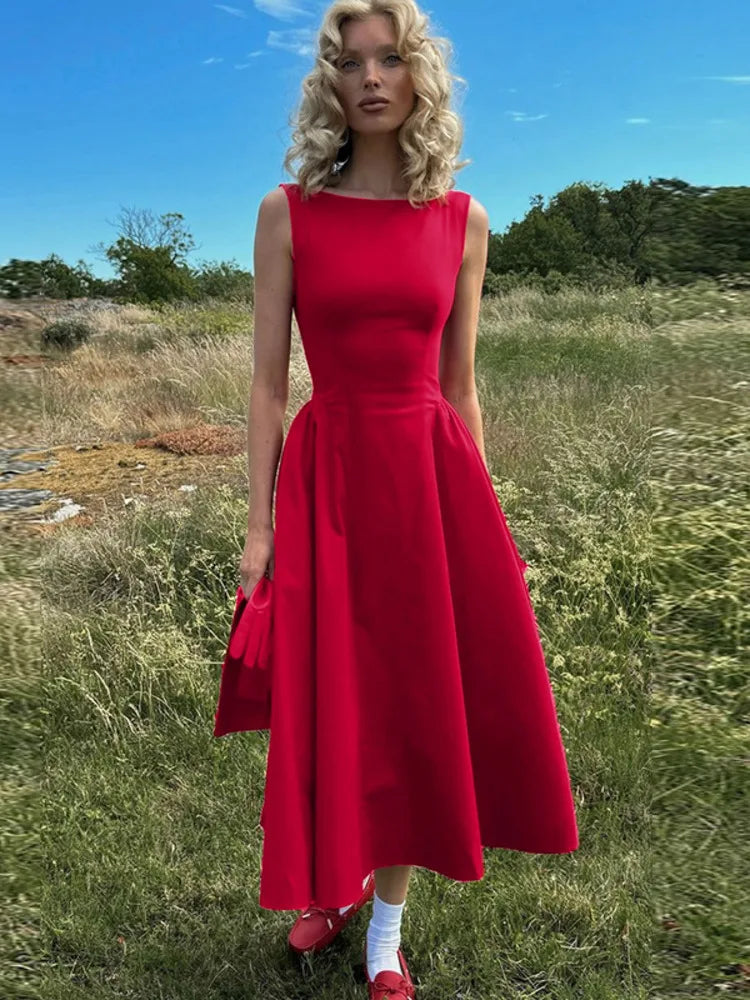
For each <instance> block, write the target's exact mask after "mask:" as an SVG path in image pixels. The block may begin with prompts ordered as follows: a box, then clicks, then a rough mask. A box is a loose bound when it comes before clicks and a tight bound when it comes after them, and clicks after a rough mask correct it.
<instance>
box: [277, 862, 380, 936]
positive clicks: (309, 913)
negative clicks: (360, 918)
mask: <svg viewBox="0 0 750 1000" xmlns="http://www.w3.org/2000/svg"><path fill="white" fill-rule="evenodd" d="M374 892H375V872H374V871H373V872H370V874H369V875H368V876H367V878H366V879H365V880H364V882H363V883H362V895H361V896H360V897H359V899H358V900H357V901H356V903H354V904H353V905H352V906H350V907H349V909H348V910H347V911H346V912H345V913H339V910H338V907H337V906H336V907H329V908H328V909H325V908H324V907H322V906H314V905H313V904H312V903H311V904H310V905H309V906H308V907H307V909H306V910H303V911H302V913H300V915H299V916H298V917H297V919H296V921H295V922H294V926H293V927H292V929H291V930H290V931H289V947H290V948H292V949H293V950H294V951H296V952H299V953H300V954H302V953H303V952H308V951H320V949H321V948H325V946H326V945H327V944H329V943H330V942H331V941H333V939H334V938H335V937H336V935H337V934H338V932H339V931H340V930H341V928H342V927H343V926H344V925H345V924H346V923H348V922H349V921H350V920H351V918H352V917H353V916H354V914H355V913H356V912H357V910H361V909H362V907H363V906H364V905H365V903H366V902H367V900H368V899H371V898H372V896H373V894H374Z"/></svg>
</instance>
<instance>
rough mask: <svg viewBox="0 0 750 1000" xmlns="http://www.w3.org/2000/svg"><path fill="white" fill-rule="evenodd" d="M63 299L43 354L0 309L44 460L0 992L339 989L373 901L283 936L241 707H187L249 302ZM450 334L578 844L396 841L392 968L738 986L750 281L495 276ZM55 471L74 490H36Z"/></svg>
mask: <svg viewBox="0 0 750 1000" xmlns="http://www.w3.org/2000/svg"><path fill="white" fill-rule="evenodd" d="M21 311H22V312H23V310H21ZM76 312H77V313H79V314H80V315H82V316H85V317H86V318H87V320H88V321H89V322H90V323H91V324H92V326H93V328H94V335H93V336H92V338H91V339H90V340H89V341H88V342H87V343H85V344H83V345H82V346H80V347H78V348H77V349H76V350H75V351H74V352H73V353H72V354H70V355H67V354H64V353H62V352H55V351H52V352H50V351H47V353H46V354H45V356H44V357H42V358H39V356H38V355H39V353H40V350H41V349H40V346H39V330H40V329H41V326H42V325H43V322H45V321H46V318H48V317H47V314H46V313H45V314H42V313H40V312H39V310H37V311H36V312H34V311H33V310H32V311H31V312H29V311H28V310H27V311H26V312H25V314H24V316H23V317H22V319H21V320H19V321H18V322H14V323H13V324H6V325H5V326H3V327H2V328H0V337H2V339H3V352H4V356H5V359H6V364H5V366H4V369H3V371H2V379H3V394H4V395H3V398H4V401H5V402H4V414H3V417H2V422H3V436H4V439H5V441H6V443H11V444H16V445H18V444H22V445H24V446H28V447H29V454H32V453H33V457H34V459H35V461H37V462H38V463H39V465H40V468H37V469H36V470H34V469H30V470H29V471H28V472H27V473H25V474H24V475H17V476H15V478H14V479H13V482H12V486H13V488H16V489H17V488H19V487H27V488H29V489H48V490H51V491H52V494H53V497H52V498H51V499H50V500H48V501H47V502H46V504H44V505H43V506H42V507H41V508H39V507H35V508H21V509H18V510H15V511H11V512H6V513H4V514H3V515H2V519H1V523H2V526H3V528H4V534H3V538H4V540H5V542H6V544H5V545H4V546H3V554H2V556H1V557H0V592H1V593H2V597H3V605H4V614H5V623H6V626H5V628H4V630H3V632H2V637H1V638H0V642H1V643H2V654H3V657H4V659H5V662H6V664H7V665H8V666H7V668H6V672H5V681H4V692H3V710H4V714H5V717H6V718H5V726H4V732H5V737H4V749H5V751H6V752H5V753H4V755H3V759H4V761H5V762H6V763H5V764H4V765H3V792H4V800H5V803H6V810H5V811H6V823H5V835H4V838H3V841H4V843H3V846H4V848H5V856H6V862H5V864H4V866H3V869H4V872H5V874H4V879H5V882H6V899H7V903H6V906H5V908H4V914H3V925H4V926H3V930H4V931H5V934H4V935H3V936H4V939H5V944H4V945H3V951H4V954H3V959H4V960H3V963H2V964H3V967H4V972H2V973H0V976H2V977H3V979H4V982H2V983H1V984H0V985H1V986H2V994H3V995H4V996H7V997H27V996H31V995H40V996H42V997H44V998H45V1000H78V998H81V1000H83V998H84V997H85V998H91V1000H115V998H128V1000H157V998H158V1000H209V998H210V1000H240V998H254V997H258V998H261V997H262V998H263V1000H303V998H307V997H310V998H312V997H314V998H315V1000H349V998H351V1000H355V998H357V997H360V998H362V997H365V996H366V988H365V986H364V982H363V978H362V972H361V966H360V960H361V946H362V939H363V935H364V930H365V927H366V919H367V918H368V915H369V907H367V908H365V910H364V911H363V912H362V913H361V914H359V915H358V916H357V917H356V918H355V920H354V922H353V923H352V924H351V925H350V926H348V927H347V928H346V930H345V931H344V934H343V935H342V937H341V938H339V939H337V941H336V942H335V944H334V945H333V946H332V947H331V948H330V949H329V950H327V951H326V952H324V953H322V954H321V955H319V956H316V957H315V958H314V959H313V960H310V959H304V960H302V961H299V960H296V959H292V958H291V957H290V956H289V955H288V953H287V947H286V934H287V931H288V929H289V927H290V925H291V921H292V920H293V917H294V914H292V913H290V912H272V911H268V910H262V909H261V908H260V907H259V906H258V903H257V885H258V877H259V862H260V850H261V836H262V830H261V829H260V827H259V825H258V818H259V812H260V805H261V801H262V789H263V777H264V767H265V756H266V751H267V745H268V734H267V733H266V732H263V733H252V734H246V735H244V736H234V737H227V738H225V739H223V740H219V741H216V740H213V739H212V737H211V725H212V721H213V711H214V706H215V697H216V692H217V685H218V671H219V665H220V660H221V655H222V652H223V642H224V639H225V636H226V634H227V629H228V624H229V619H230V616H231V610H232V607H233V594H234V589H235V587H236V583H237V563H238V559H239V553H240V551H241V548H242V544H243V541H244V530H245V521H246V504H247V499H246V486H245V456H244V454H243V431H244V422H245V419H246V416H245V415H246V407H247V393H248V389H249V384H250V378H251V374H252V314H251V312H250V310H249V309H247V308H242V307H239V306H229V305H216V306H213V307H204V308H198V307H192V308H170V309H166V310H160V311H157V310H148V309H144V308H140V307H139V308H135V307H119V308H115V307H112V308H101V309H94V308H93V307H88V306H84V307H81V308H79V309H77V310H76ZM40 317H41V318H40ZM21 355H25V356H27V357H26V360H25V362H21V363H18V364H13V363H11V362H10V361H9V360H8V359H9V358H16V359H18V357H20V356H21ZM476 360H477V365H476V371H477V385H478V391H479V397H480V403H481V406H482V413H483V418H484V433H485V448H486V453H487V459H488V463H489V465H490V469H491V473H492V476H493V481H494V482H495V485H496V489H497V493H498V497H499V498H500V501H501V503H502V505H503V509H504V510H505V513H506V516H507V519H508V523H509V525H510V527H511V530H512V531H513V534H514V537H515V538H516V541H517V543H518V547H519V550H520V552H521V554H522V556H523V557H524V559H525V560H526V561H527V562H528V563H529V566H530V568H529V571H528V574H527V577H528V582H529V587H530V591H531V595H532V600H533V602H534V606H535V610H536V613H537V619H538V622H539V628H540V634H541V636H542V641H543V645H544V647H545V651H546V654H547V659H548V666H549V671H550V677H551V680H552V684H553V688H554V691H555V698H556V702H557V706H558V711H559V713H560V721H561V726H562V730H563V737H564V741H565V745H566V750H567V754H568V763H569V766H570V771H571V780H572V783H573V788H574V793H575V800H576V806H577V811H578V818H579V827H580V836H581V846H580V848H579V849H578V850H577V851H576V852H574V853H572V854H570V855H563V856H533V855H525V854H521V853H518V852H510V851H500V850H491V849H486V850H485V864H486V875H485V878H484V879H483V880H481V881H479V882H473V883H454V882H450V881H449V880H447V879H445V878H444V877H442V876H440V875H438V874H436V873H434V872H430V871H428V870H425V869H417V870H416V871H415V873H414V875H413V877H412V885H411V889H410V893H409V897H408V903H407V909H406V911H405V916H404V924H403V945H404V950H405V953H406V955H407V959H408V960H409V963H410V967H411V969H412V974H413V976H414V979H415V983H416V985H417V996H418V997H419V998H420V1000H422V998H423V1000H449V998H451V1000H453V998H460V1000H522V998H523V1000H531V998H539V997H544V998H548V1000H645V998H646V997H647V996H649V997H653V998H655V1000H663V998H664V1000H666V998H688V997H710V996H714V995H715V994H716V993H717V992H724V991H727V992H734V991H738V992H739V991H743V990H747V989H749V988H750V954H748V949H747V942H748V941H750V919H749V918H748V913H749V912H750V908H748V907H747V898H748V889H749V888H750V875H749V874H748V872H749V871H750V848H749V847H748V843H750V841H748V837H747V830H748V828H749V826H748V821H749V820H750V808H749V807H748V794H747V763H748V750H749V742H750V741H749V739H748V734H749V733H750V727H748V663H747V646H748V642H747V626H748V592H749V589H750V558H749V557H748V552H747V538H748V537H749V535H750V505H749V504H748V475H747V469H748V451H749V450H750V449H749V431H750V401H749V399H748V387H750V293H748V292H739V291H720V290H718V289H716V288H715V287H714V286H713V285H712V284H710V283H705V284H699V285H695V286H692V287H689V288H684V289H681V290H669V289H665V288H661V289H660V288H646V289H626V290H622V291H616V292H611V293H606V294H605V293H600V294H589V293H585V292H582V291H565V292H560V293H558V294H555V295H544V294H542V293H540V292H536V291H531V290H525V291H524V290H517V291H515V292H513V293H512V294H509V295H508V296H503V297H487V298H486V299H484V300H483V305H482V316H481V321H480V329H479V339H478V344H477V358H476ZM290 392H291V396H290V404H289V408H288V411H287V426H288V422H289V421H290V420H291V418H292V417H293V416H294V413H295V412H296V410H297V409H298V407H299V406H300V405H301V404H302V402H304V400H305V399H306V398H307V396H308V395H309V392H310V381H309V376H308V373H307V369H306V365H305V361H304V356H303V353H302V350H301V345H300V343H299V336H298V333H297V331H296V329H295V331H294V337H293V348H292V357H291V361H290ZM32 446H33V447H32ZM77 446H78V447H77ZM82 446H85V447H82ZM3 485H4V486H5V487H6V488H7V487H8V485H9V481H7V480H6V482H5V483H4V484H3ZM1 492H2V491H0V493H1ZM62 497H66V498H70V499H72V500H73V501H74V502H77V503H81V504H82V510H81V512H80V513H79V514H78V515H76V516H71V517H69V518H67V519H63V520H54V519H53V518H51V517H49V519H47V517H48V515H50V514H51V513H53V512H54V511H55V510H57V509H58V506H59V505H58V503H57V502H56V500H55V498H62ZM40 511H41V515H40ZM40 750H41V752H40ZM425 835H426V836H429V831H426V832H425Z"/></svg>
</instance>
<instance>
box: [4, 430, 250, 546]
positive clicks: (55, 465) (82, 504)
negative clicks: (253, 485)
mask: <svg viewBox="0 0 750 1000" xmlns="http://www.w3.org/2000/svg"><path fill="white" fill-rule="evenodd" d="M227 431H231V432H232V434H231V435H230V434H227V435H226V438H227V440H234V437H233V436H232V435H236V434H238V433H239V435H240V438H241V439H243V440H244V432H242V431H238V430H237V428H227ZM175 433H176V434H178V435H179V434H180V433H181V432H175ZM188 435H189V432H188ZM165 436H166V435H165ZM159 437H162V435H159ZM224 437H225V435H223V434H217V435H216V443H217V445H218V446H219V447H220V449H223V450H218V451H202V452H200V451H196V452H194V453H190V452H189V451H187V450H185V451H182V452H179V453H178V452H176V451H175V450H167V449H166V448H164V447H161V446H157V445H155V444H153V443H152V444H150V445H149V446H148V450H146V447H144V446H143V445H139V444H138V443H133V444H129V443H123V442H105V443H102V444H95V445H90V446H88V445H78V446H70V445H61V446H59V447H54V448H45V449H39V450H37V451H34V450H30V451H28V452H24V453H22V454H20V455H18V456H17V457H18V459H19V460H21V461H24V462H28V463H31V464H36V466H37V467H36V468H35V469H33V470H30V471H25V472H22V473H20V474H18V475H15V476H13V478H12V480H11V481H9V482H8V481H6V482H5V483H4V484H3V485H2V486H0V504H1V503H2V499H1V495H2V493H3V491H8V492H9V493H10V492H11V491H15V493H16V494H17V493H19V492H20V490H29V491H49V494H45V496H48V499H44V500H42V501H41V502H40V503H37V504H35V505H33V506H29V507H28V508H12V507H10V505H9V509H7V510H4V511H2V512H0V530H2V531H10V530H13V532H14V534H17V532H18V530H19V529H20V530H23V531H28V532H29V533H30V534H32V535H39V534H47V533H48V532H50V531H53V530H55V528H56V527H57V526H58V525H59V524H61V523H63V521H64V520H66V519H67V518H66V517H65V515H66V513H68V512H70V513H71V514H72V519H73V520H74V521H75V524H76V526H81V527H85V526H86V525H89V524H93V523H94V522H95V521H96V520H97V516H98V515H101V514H103V513H105V512H106V513H109V514H111V513H112V512H113V511H116V510H124V509H125V508H126V507H128V506H130V505H131V504H133V503H148V502H149V500H152V499H164V498H170V499H172V500H174V501H175V502H179V499H180V497H181V495H186V494H189V493H191V492H192V491H194V490H196V489H200V487H201V486H206V485H211V486H215V485H216V484H217V483H218V482H226V483H229V484H230V485H231V486H233V487H234V488H236V489H242V488H243V484H245V483H246V482H247V465H246V461H245V458H244V444H243V446H242V447H232V448H230V447H229V445H227V444H226V442H225V441H224ZM146 440H153V441H157V440H158V438H155V439H146ZM190 440H191V438H190V436H188V438H187V439H186V440H185V441H184V442H183V447H184V448H187V447H188V446H189V444H190ZM202 440H204V439H203V437H201V436H200V435H198V436H197V437H196V438H195V439H194V442H195V443H196V444H198V445H200V442H201V441H202ZM203 447H206V443H205V441H204V444H203ZM40 496H41V494H40ZM9 499H10V497H9ZM58 516H59V517H60V520H59V521H58V520H54V518H56V517H58Z"/></svg>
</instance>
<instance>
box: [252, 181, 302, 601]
mask: <svg viewBox="0 0 750 1000" xmlns="http://www.w3.org/2000/svg"><path fill="white" fill-rule="evenodd" d="M291 252H292V247H291V226H290V220H289V203H288V201H287V196H286V194H285V193H284V190H283V189H282V188H280V187H277V188H274V189H273V190H272V191H269V192H268V194H266V195H265V197H264V198H263V200H262V201H261V203H260V207H259V209H258V219H257V223H256V229H255V245H254V268H255V273H254V284H255V293H254V299H255V305H254V330H253V376H252V384H251V387H250V399H249V404H248V419H247V451H248V486H249V504H248V519H247V527H248V538H247V543H246V546H245V552H244V554H243V559H242V564H241V567H240V572H241V575H242V577H243V585H245V583H247V584H248V585H249V586H252V585H254V583H255V582H257V580H258V579H260V577H261V576H262V575H263V573H264V571H265V569H266V564H267V561H268V557H269V555H270V552H271V547H272V544H273V518H272V512H273V492H274V486H275V481H276V471H277V466H278V462H279V457H280V455H281V448H282V444H283V437H284V414H285V412H286V406H287V400H288V393H289V385H288V373H289V350H290V342H291V321H292V276H293V261H292V257H291Z"/></svg>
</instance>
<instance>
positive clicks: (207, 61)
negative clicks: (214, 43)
mask: <svg viewBox="0 0 750 1000" xmlns="http://www.w3.org/2000/svg"><path fill="white" fill-rule="evenodd" d="M219 62H224V59H223V57H222V56H211V58H210V59H204V60H203V65H204V66H210V65H211V64H212V63H219Z"/></svg>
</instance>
